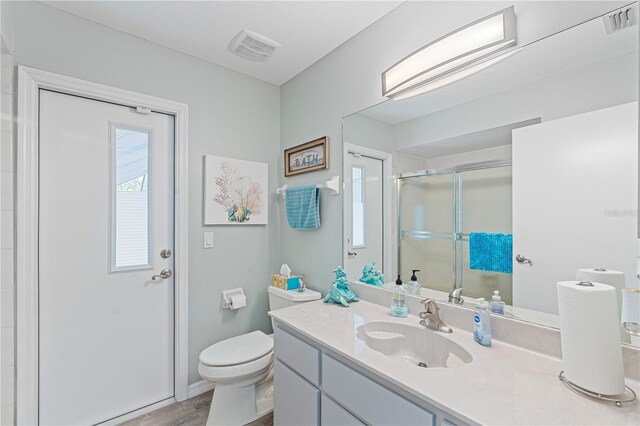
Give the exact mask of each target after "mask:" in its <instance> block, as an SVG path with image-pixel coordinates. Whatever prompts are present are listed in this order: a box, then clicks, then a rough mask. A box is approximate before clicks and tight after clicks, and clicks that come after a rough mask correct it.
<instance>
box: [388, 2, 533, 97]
mask: <svg viewBox="0 0 640 426" xmlns="http://www.w3.org/2000/svg"><path fill="white" fill-rule="evenodd" d="M515 44H516V15H515V12H514V8H513V6H511V7H508V8H506V9H504V10H501V11H499V12H496V13H493V14H491V15H489V16H487V17H485V18H482V19H480V20H478V21H475V22H472V23H471V24H469V25H466V26H464V27H462V28H459V29H457V30H455V31H453V32H452V33H449V34H447V35H445V36H444V37H441V38H439V39H437V40H435V41H433V42H431V43H429V44H427V45H426V46H423V47H421V48H420V49H418V50H416V51H415V52H413V53H411V54H410V55H409V56H407V57H406V58H404V59H402V60H400V61H399V62H397V63H396V64H394V65H393V66H392V67H391V68H389V69H388V70H386V71H385V72H383V73H382V95H383V96H386V97H389V98H392V99H394V100H400V99H406V98H408V97H411V96H415V95H419V94H421V93H425V92H428V91H431V90H435V89H437V88H440V87H442V86H445V85H447V84H450V83H453V82H454V81H458V80H460V79H463V78H465V77H468V76H469V75H471V74H474V73H476V72H478V71H481V70H483V69H485V68H488V67H490V66H491V65H494V64H496V63H498V62H500V61H502V60H503V59H506V58H508V57H509V56H511V55H513V54H514V53H516V52H518V51H520V50H522V49H515V50H509V51H507V52H503V51H504V50H506V49H508V48H510V47H512V46H514V45H515ZM499 52H502V53H500V54H498V53H499Z"/></svg>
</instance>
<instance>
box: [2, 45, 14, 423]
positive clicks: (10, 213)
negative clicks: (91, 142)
mask: <svg viewBox="0 0 640 426" xmlns="http://www.w3.org/2000/svg"><path fill="white" fill-rule="evenodd" d="M0 44H1V45H2V46H1V58H0V66H1V69H0V100H1V103H0V116H1V119H2V122H1V125H0V136H1V140H0V144H1V145H0V163H1V165H0V170H1V175H0V187H1V188H0V198H1V200H0V210H1V216H0V252H1V257H0V259H1V260H0V338H1V341H0V349H1V353H0V368H1V371H0V401H1V406H0V424H1V425H3V426H4V425H11V424H13V423H14V400H15V392H14V388H15V344H14V342H15V326H14V325H15V322H14V304H15V302H14V260H13V259H14V232H13V231H14V208H13V197H14V190H13V170H14V159H13V158H14V156H13V152H14V149H13V147H14V140H13V135H14V120H13V105H14V104H13V98H12V93H13V88H14V87H13V57H12V55H11V53H10V52H9V49H8V48H7V46H6V44H5V42H4V40H3V39H0Z"/></svg>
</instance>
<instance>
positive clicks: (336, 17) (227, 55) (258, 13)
mask: <svg viewBox="0 0 640 426" xmlns="http://www.w3.org/2000/svg"><path fill="white" fill-rule="evenodd" d="M43 3H46V4H48V5H50V6H52V7H55V8H57V9H60V10H63V11H66V12H69V13H72V14H74V15H77V16H80V17H83V18H86V19H89V20H91V21H94V22H98V23H100V24H103V25H106V26H108V27H112V28H115V29H117V30H120V31H122V32H125V33H129V34H132V35H134V36H137V37H140V38H143V39H145V40H149V41H151V42H154V43H157V44H160V45H163V46H167V47H170V48H172V49H175V50H178V51H181V52H184V53H187V54H190V55H193V56H195V57H197V58H200V59H203V60H205V61H208V62H212V63H215V64H219V65H222V66H224V67H227V68H230V69H232V70H235V71H238V72H241V73H243V74H247V75H250V76H252V77H256V78H259V79H261V80H264V81H267V82H269V83H273V84H276V85H282V84H284V83H285V82H287V81H288V80H289V79H291V78H292V77H294V76H295V75H297V74H299V73H300V72H302V71H304V70H305V69H306V68H307V67H309V66H310V65H312V64H313V63H314V62H316V61H318V60H319V59H320V58H322V57H323V56H325V55H326V54H328V53H329V52H331V51H332V50H333V49H335V48H336V47H338V46H339V45H341V44H342V43H344V42H345V41H347V40H348V39H350V38H351V37H353V36H354V35H356V34H357V33H359V32H360V31H362V30H363V29H364V28H366V27H367V26H369V25H371V24H372V23H373V22H375V21H377V20H378V19H380V18H381V17H383V16H384V15H385V14H387V13H388V12H389V11H391V10H392V9H394V8H395V7H397V6H398V5H399V4H401V3H402V2H401V1H44V2H43ZM244 28H246V29H249V30H252V31H255V32H257V33H259V34H262V35H264V36H266V37H268V38H270V39H272V40H275V41H277V42H278V43H280V44H282V47H281V48H280V49H278V50H277V51H276V52H275V54H274V55H273V57H272V58H271V59H269V60H268V61H267V62H263V63H259V62H251V61H248V60H246V59H242V58H240V57H238V56H235V55H234V54H232V53H231V52H229V50H227V47H228V45H229V42H230V41H231V39H232V38H233V37H234V36H235V35H236V34H237V33H238V32H239V31H240V30H242V29H244Z"/></svg>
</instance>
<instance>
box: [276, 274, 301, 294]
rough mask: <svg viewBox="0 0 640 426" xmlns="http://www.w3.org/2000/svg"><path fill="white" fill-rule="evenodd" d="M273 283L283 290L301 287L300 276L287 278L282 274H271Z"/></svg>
mask: <svg viewBox="0 0 640 426" xmlns="http://www.w3.org/2000/svg"><path fill="white" fill-rule="evenodd" d="M271 285H272V286H274V287H278V288H281V289H283V290H295V289H297V288H300V277H291V278H287V277H285V276H282V275H280V274H273V275H271Z"/></svg>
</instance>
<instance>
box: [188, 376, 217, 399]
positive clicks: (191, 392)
mask: <svg viewBox="0 0 640 426" xmlns="http://www.w3.org/2000/svg"><path fill="white" fill-rule="evenodd" d="M213 387H214V383H212V382H209V381H207V380H200V381H199V382H195V383H192V384H190V385H189V388H188V390H187V398H193V397H194V396H198V395H200V394H203V393H205V392H209V391H210V390H211V389H213Z"/></svg>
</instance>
